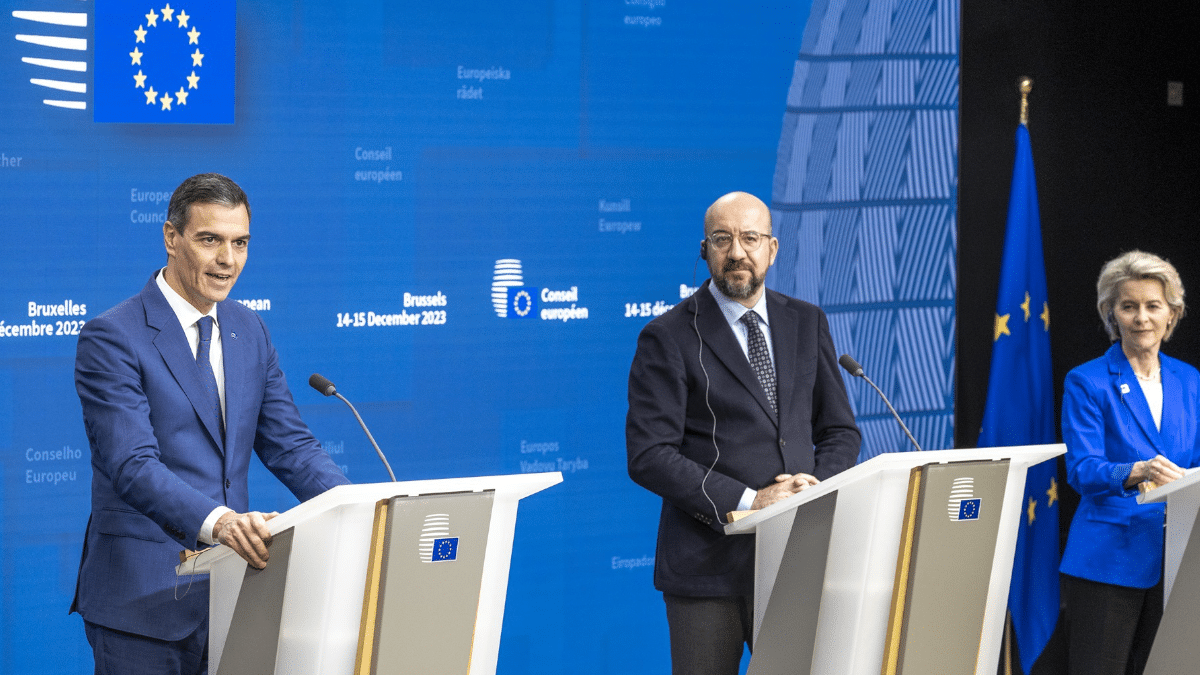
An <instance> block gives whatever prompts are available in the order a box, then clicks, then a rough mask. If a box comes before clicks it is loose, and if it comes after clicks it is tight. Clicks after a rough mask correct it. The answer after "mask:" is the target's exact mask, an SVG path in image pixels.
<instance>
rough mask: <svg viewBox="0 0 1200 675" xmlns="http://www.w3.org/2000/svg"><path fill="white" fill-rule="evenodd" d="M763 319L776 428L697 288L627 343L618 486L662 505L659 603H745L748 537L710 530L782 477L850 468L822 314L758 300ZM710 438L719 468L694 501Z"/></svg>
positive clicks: (770, 298) (741, 358)
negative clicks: (662, 597) (728, 599)
mask: <svg viewBox="0 0 1200 675" xmlns="http://www.w3.org/2000/svg"><path fill="white" fill-rule="evenodd" d="M708 283H709V282H705V286H707V285H708ZM767 313H768V315H769V316H770V318H771V340H772V342H773V344H774V347H775V371H776V381H777V396H778V405H779V411H780V415H779V416H778V418H777V417H776V415H775V413H774V412H773V411H772V409H771V404H770V401H769V400H768V399H767V395H766V392H765V391H764V390H763V388H762V386H761V385H760V384H759V383H758V377H757V376H756V375H755V374H754V370H753V368H751V366H750V362H749V360H747V358H746V355H745V353H743V352H742V348H741V346H740V345H739V344H738V341H737V337H735V336H734V334H733V329H731V328H730V326H729V322H728V321H726V320H725V315H724V314H722V313H721V308H720V307H719V306H718V305H717V302H716V300H715V299H714V298H713V296H712V294H711V293H710V291H709V290H708V288H706V287H701V288H700V289H699V290H698V291H697V292H696V293H695V294H694V295H692V297H691V298H689V299H688V300H684V301H683V302H681V303H679V304H678V305H676V306H675V308H673V309H672V310H671V311H669V312H667V313H666V314H663V315H662V316H660V317H658V318H657V319H655V320H653V321H651V322H650V323H649V324H647V325H646V327H645V328H644V329H643V330H642V333H641V335H640V336H638V344H637V353H636V354H635V355H634V358H633V365H632V367H631V368H630V371H629V413H628V416H627V418H626V423H625V439H626V450H627V452H628V467H629V475H630V476H631V477H632V478H633V480H634V481H636V482H637V483H638V484H639V485H641V486H643V487H645V488H646V489H648V490H650V491H651V492H654V493H655V494H657V495H659V496H661V497H662V498H663V505H662V512H661V515H660V517H659V525H658V547H657V553H656V555H655V559H654V585H655V587H656V588H658V589H659V590H661V591H663V592H666V593H670V594H673V595H684V596H729V595H750V594H752V593H753V590H754V537H750V536H743V535H739V536H726V535H725V534H724V530H723V524H722V523H721V522H720V520H722V519H724V518H725V514H726V513H727V512H729V511H733V510H734V509H736V508H737V505H738V501H739V500H741V498H742V494H743V493H744V492H745V490H746V489H747V488H750V489H754V490H758V489H761V488H763V487H766V486H768V485H771V484H772V483H774V482H775V476H777V475H779V474H781V473H793V474H794V473H807V474H812V475H814V476H816V477H817V478H819V479H821V480H824V479H826V478H829V477H830V476H832V475H834V474H836V473H838V472H840V471H842V470H844V469H847V468H849V467H851V466H853V465H854V462H855V461H856V460H857V458H858V449H859V441H860V439H861V437H860V435H859V432H858V427H857V426H855V424H854V413H853V411H852V410H851V409H850V401H849V399H848V398H847V396H846V389H845V385H844V384H843V383H842V378H841V375H840V374H839V372H838V365H837V355H836V353H835V352H834V349H833V339H832V337H831V336H830V334H829V324H828V322H827V321H826V319H825V314H824V312H822V311H821V310H820V309H819V308H817V307H816V306H814V305H810V304H809V303H807V302H803V301H801V300H796V299H794V298H789V297H787V296H785V295H782V294H780V293H776V292H775V291H772V290H768V291H767ZM700 335H703V336H704V339H703V344H702V343H701V340H700V339H699V336H700ZM701 351H703V366H702V365H701V358H700V357H699V354H700V353H701ZM706 372H707V375H706V374H705V373H706ZM706 391H707V401H706ZM709 405H711V406H712V411H711V412H710V411H709ZM714 416H715V417H716V425H715V427H716V428H715V431H714V424H713V417H714ZM714 434H715V437H716V442H717V448H719V450H720V459H719V461H717V463H716V467H715V469H714V470H713V472H712V474H711V475H709V476H708V479H707V482H706V489H707V493H708V496H705V493H704V492H703V491H701V489H700V483H701V481H702V480H703V479H704V477H705V472H706V471H707V470H708V466H709V465H710V464H712V462H713V460H714V458H716V451H715V449H714V447H713V437H714ZM709 498H711V499H712V502H713V503H715V507H714V504H713V503H710V502H709Z"/></svg>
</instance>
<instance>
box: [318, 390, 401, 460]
mask: <svg viewBox="0 0 1200 675" xmlns="http://www.w3.org/2000/svg"><path fill="white" fill-rule="evenodd" d="M308 386H310V387H312V388H313V389H316V390H317V391H319V392H321V395H322V396H336V397H338V398H340V399H341V400H342V403H345V404H346V405H348V406H350V411H351V412H353V413H354V417H355V418H357V419H358V424H359V426H361V427H362V430H363V431H364V432H366V434H367V439H368V440H369V441H371V445H372V446H374V447H375V452H376V454H378V455H379V459H380V461H382V462H383V468H385V469H387V472H388V476H390V477H391V479H392V482H393V483H395V482H396V474H394V473H392V465H391V464H388V461H387V457H384V456H383V451H382V450H380V449H379V444H378V443H376V442H375V437H374V436H372V435H371V430H370V429H368V428H367V423H366V422H363V418H362V415H359V414H358V410H357V409H355V407H354V404H353V403H351V402H350V401H347V400H346V397H345V396H342V395H341V394H339V393H338V391H337V387H335V386H333V383H332V382H330V381H329V379H328V378H326V377H325V376H324V375H321V374H320V373H313V374H312V376H311V377H309V378H308Z"/></svg>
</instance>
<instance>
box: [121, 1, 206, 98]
mask: <svg viewBox="0 0 1200 675" xmlns="http://www.w3.org/2000/svg"><path fill="white" fill-rule="evenodd" d="M191 18H192V17H191V16H189V15H188V13H187V12H186V11H184V10H182V9H180V10H176V9H172V8H171V3H169V2H168V3H167V4H166V6H165V7H163V8H162V9H159V10H158V11H155V10H154V9H153V8H152V9H151V10H150V12H149V13H148V14H146V23H145V24H139V25H138V27H137V30H135V31H133V35H134V41H133V51H131V52H129V59H130V65H131V66H141V65H142V56H143V55H144V54H145V52H143V51H141V50H140V49H138V44H139V43H141V44H145V43H146V35H148V34H149V33H150V31H148V30H146V28H145V26H149V27H151V28H158V20H159V19H162V21H163V27H166V26H169V25H172V23H173V22H174V23H178V28H181V29H182V28H191V30H189V31H188V32H187V33H186V35H187V37H188V44H189V45H196V51H194V52H192V53H191V54H190V56H191V57H192V74H191V75H189V76H188V77H187V78H186V79H187V89H184V88H183V86H182V85H180V87H179V91H176V92H175V98H171V94H170V93H169V92H167V93H162V94H160V93H159V92H157V91H155V90H154V85H153V84H151V85H150V86H149V87H147V86H146V75H145V74H144V73H142V69H141V68H138V71H137V74H136V75H134V76H133V86H134V88H135V89H142V90H144V91H143V92H142V93H143V94H145V96H146V105H156V104H157V105H161V106H162V110H171V106H172V104H178V105H187V100H188V96H190V95H191V90H192V89H199V88H200V76H199V75H197V74H196V69H197V68H200V67H202V66H203V65H204V54H202V53H201V52H200V31H199V30H198V29H197V28H196V27H195V26H189V25H188V21H190V20H191Z"/></svg>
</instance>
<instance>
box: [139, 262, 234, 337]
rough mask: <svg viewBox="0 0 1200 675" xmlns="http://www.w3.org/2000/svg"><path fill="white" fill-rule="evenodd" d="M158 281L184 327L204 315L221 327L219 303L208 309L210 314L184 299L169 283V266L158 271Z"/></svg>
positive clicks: (189, 325) (159, 287) (156, 279)
mask: <svg viewBox="0 0 1200 675" xmlns="http://www.w3.org/2000/svg"><path fill="white" fill-rule="evenodd" d="M155 282H156V283H158V290H160V291H162V294H163V297H164V298H166V299H167V304H168V305H170V306H171V310H172V311H174V312H175V318H177V319H179V325H181V326H183V327H184V328H190V327H191V326H192V325H193V324H195V323H196V322H197V321H199V320H200V317H202V316H211V317H212V319H213V325H214V326H217V327H220V325H221V323H220V322H219V321H217V304H216V303H213V306H212V309H210V310H208V314H207V315H205V314H201V313H200V310H198V309H196V308H195V307H193V306H192V303H190V302H188V301H187V300H184V299H183V296H182V295H180V294H178V293H176V292H175V289H174V288H171V285H170V284H168V283H167V268H165V267H164V268H162V269H161V270H159V271H158V276H157V277H156V278H155Z"/></svg>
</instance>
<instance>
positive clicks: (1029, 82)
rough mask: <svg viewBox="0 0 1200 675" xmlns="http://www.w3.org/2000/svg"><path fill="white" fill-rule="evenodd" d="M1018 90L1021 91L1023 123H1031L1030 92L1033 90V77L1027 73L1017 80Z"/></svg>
mask: <svg viewBox="0 0 1200 675" xmlns="http://www.w3.org/2000/svg"><path fill="white" fill-rule="evenodd" d="M1017 90H1018V91H1020V92H1021V124H1023V125H1026V126H1028V125H1029V92H1030V91H1032V90H1033V78H1032V77H1029V76H1028V75H1025V76H1024V77H1022V78H1021V79H1019V80H1017Z"/></svg>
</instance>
